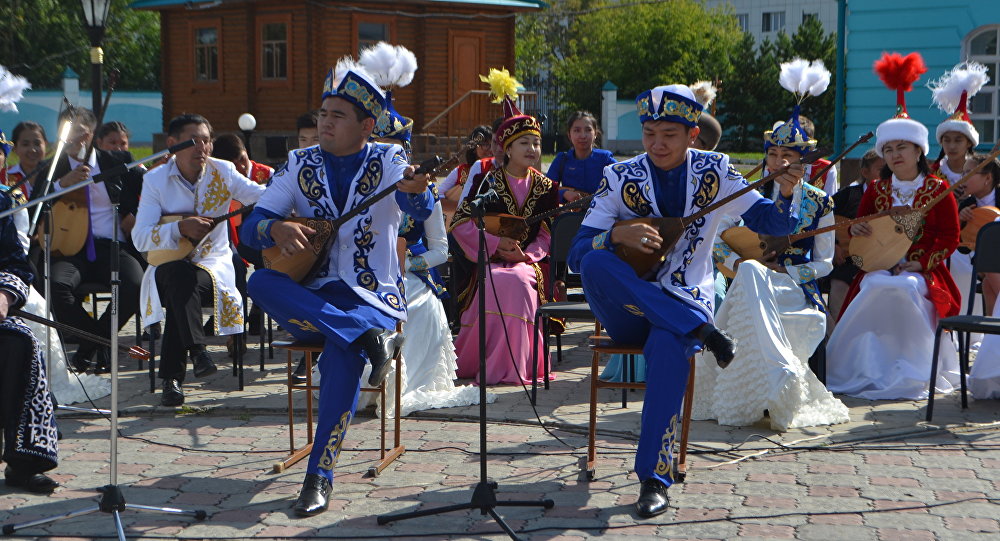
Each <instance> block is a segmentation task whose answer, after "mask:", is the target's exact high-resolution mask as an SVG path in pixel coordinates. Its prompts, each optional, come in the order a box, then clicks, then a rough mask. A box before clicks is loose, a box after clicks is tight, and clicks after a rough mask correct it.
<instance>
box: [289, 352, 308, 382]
mask: <svg viewBox="0 0 1000 541" xmlns="http://www.w3.org/2000/svg"><path fill="white" fill-rule="evenodd" d="M305 382H306V356H305V355H303V356H302V358H301V359H299V365H298V366H296V367H295V371H294V372H292V383H294V384H296V385H302V384H303V383H305Z"/></svg>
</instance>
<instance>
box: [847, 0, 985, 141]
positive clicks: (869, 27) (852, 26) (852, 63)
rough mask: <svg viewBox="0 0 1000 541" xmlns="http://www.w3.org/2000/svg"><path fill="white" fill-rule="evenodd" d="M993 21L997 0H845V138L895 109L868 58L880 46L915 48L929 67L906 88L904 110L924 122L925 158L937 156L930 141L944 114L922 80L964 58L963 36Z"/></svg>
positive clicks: (851, 137)
mask: <svg viewBox="0 0 1000 541" xmlns="http://www.w3.org/2000/svg"><path fill="white" fill-rule="evenodd" d="M997 23H1000V1H997V0H950V1H946V2H942V1H941V0H878V1H875V0H848V2H847V65H846V69H847V71H846V78H845V80H846V84H847V91H846V114H845V132H844V141H845V142H846V143H847V144H850V143H853V142H854V141H855V140H857V138H858V137H860V136H861V135H862V134H863V133H865V132H867V131H869V130H873V131H874V130H875V128H876V126H878V124H879V123H880V122H882V121H884V120H886V119H888V118H889V117H891V116H892V115H893V114H895V107H896V97H895V92H893V91H891V90H889V89H888V88H886V87H885V86H884V85H883V84H882V81H880V80H879V79H878V76H877V75H875V73H874V72H873V71H872V63H874V62H875V60H876V59H878V57H879V56H881V55H882V52H883V51H887V52H899V53H901V54H907V53H910V52H912V51H917V52H919V53H920V54H921V55H922V56H923V57H924V62H926V64H927V68H928V70H927V73H925V74H924V75H923V76H922V77H921V78H920V80H919V81H917V83H916V84H914V87H913V91H912V92H909V93H908V94H907V96H906V105H907V111H908V112H909V114H910V117H912V118H914V119H915V120H918V121H920V122H922V123H923V124H924V125H926V126H927V128H928V131H929V132H930V139H931V141H930V143H931V156H929V158H931V159H934V158H936V157H937V155H938V151H939V150H940V147H938V146H937V144H936V141H934V129H935V128H936V127H937V125H938V123H940V122H941V121H942V120H944V119H945V114H944V113H943V112H941V111H940V110H938V108H937V107H935V106H934V105H933V103H932V102H931V93H930V90H928V88H927V87H926V84H927V82H928V81H930V80H932V79H936V78H938V77H940V76H941V75H942V74H944V72H945V71H947V70H949V69H951V68H952V67H954V66H955V64H958V63H959V62H961V61H962V60H963V57H962V54H963V53H962V43H963V41H964V40H965V39H966V36H968V35H969V34H970V33H971V32H973V31H974V30H976V29H977V28H980V27H983V26H989V25H995V24H997ZM986 146H987V147H988V146H989V145H986ZM865 150H867V149H865V148H862V147H859V148H858V149H857V150H855V151H854V152H853V153H852V154H851V156H852V157H860V156H861V155H862V154H864V152H865Z"/></svg>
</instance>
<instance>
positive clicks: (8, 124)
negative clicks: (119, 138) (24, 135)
mask: <svg viewBox="0 0 1000 541" xmlns="http://www.w3.org/2000/svg"><path fill="white" fill-rule="evenodd" d="M62 98H63V92H62V91H61V90H29V91H27V92H25V94H24V99H23V100H21V102H19V103H18V104H17V109H18V112H17V113H9V112H0V129H2V130H3V131H4V133H6V134H7V135H8V137H9V136H10V132H11V130H13V129H14V126H16V125H17V123H18V122H21V121H22V120H33V121H35V122H38V123H39V124H41V125H42V127H44V128H45V134H46V136H47V137H48V139H49V144H50V145H52V144H54V143H55V139H56V136H57V135H58V132H59V129H58V127H57V126H56V117H57V116H58V114H59V106H60V105H61V103H62ZM70 101H72V102H74V103H75V104H76V105H82V106H84V107H90V105H91V98H90V92H89V90H87V89H85V91H84V93H83V94H77V95H75V96H74V97H73V99H71V100H70ZM104 120H105V122H110V121H112V120H118V121H120V122H124V123H125V126H126V127H128V129H129V131H130V132H132V136H131V139H130V141H129V144H131V145H150V144H152V142H153V134H154V133H160V132H162V131H163V97H162V95H161V94H160V93H159V92H130V91H117V92H115V93H114V94H112V95H111V103H110V104H109V105H108V111H107V113H106V114H105V115H104Z"/></svg>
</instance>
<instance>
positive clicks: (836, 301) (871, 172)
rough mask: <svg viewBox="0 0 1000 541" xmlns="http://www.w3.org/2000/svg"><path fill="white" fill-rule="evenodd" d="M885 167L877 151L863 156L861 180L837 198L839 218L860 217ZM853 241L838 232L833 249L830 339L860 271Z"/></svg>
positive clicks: (842, 230)
mask: <svg viewBox="0 0 1000 541" xmlns="http://www.w3.org/2000/svg"><path fill="white" fill-rule="evenodd" d="M883 167H885V160H883V159H882V157H881V156H879V155H878V152H876V151H875V149H870V150H868V151H867V152H865V154H864V156H862V157H861V172H860V173H859V177H858V180H856V181H855V182H852V183H851V185H850V186H845V187H844V188H841V189H840V190H839V191H838V192H837V193H836V194H834V196H833V214H834V216H835V217H837V218H841V219H844V220H852V219H854V218H857V217H858V206H859V205H860V204H861V196H862V195H864V193H865V190H867V189H868V186H869V184H870V183H871V182H872V181H873V180H875V179H877V178H878V176H879V172H880V171H882V168H883ZM849 242H850V234H849V233H848V232H847V229H838V230H837V232H836V244H835V245H834V249H833V270H832V271H830V274H829V275H828V276H827V280H829V282H830V287H829V290H830V296H829V298H828V301H827V314H828V315H829V316H830V317H828V318H827V320H826V334H827V336H829V335H831V334H832V333H833V329H834V328H835V327H836V324H837V316H838V315H840V309H841V308H842V307H843V306H844V297H845V296H847V288H848V286H850V285H851V282H852V281H854V277H855V276H856V275H857V274H858V270H859V269H858V267H857V265H855V264H854V263H853V262H852V261H851V259H850V257H849V254H848V251H847V248H848V243H849ZM821 283H822V282H821Z"/></svg>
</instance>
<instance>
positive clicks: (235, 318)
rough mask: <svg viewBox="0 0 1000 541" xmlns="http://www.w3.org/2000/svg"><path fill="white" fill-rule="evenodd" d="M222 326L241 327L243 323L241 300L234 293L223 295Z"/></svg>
mask: <svg viewBox="0 0 1000 541" xmlns="http://www.w3.org/2000/svg"><path fill="white" fill-rule="evenodd" d="M220 312H221V318H220V321H219V326H220V327H239V326H242V325H243V310H242V309H241V308H240V300H239V299H238V298H236V297H234V296H232V295H223V296H222V310H220Z"/></svg>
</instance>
